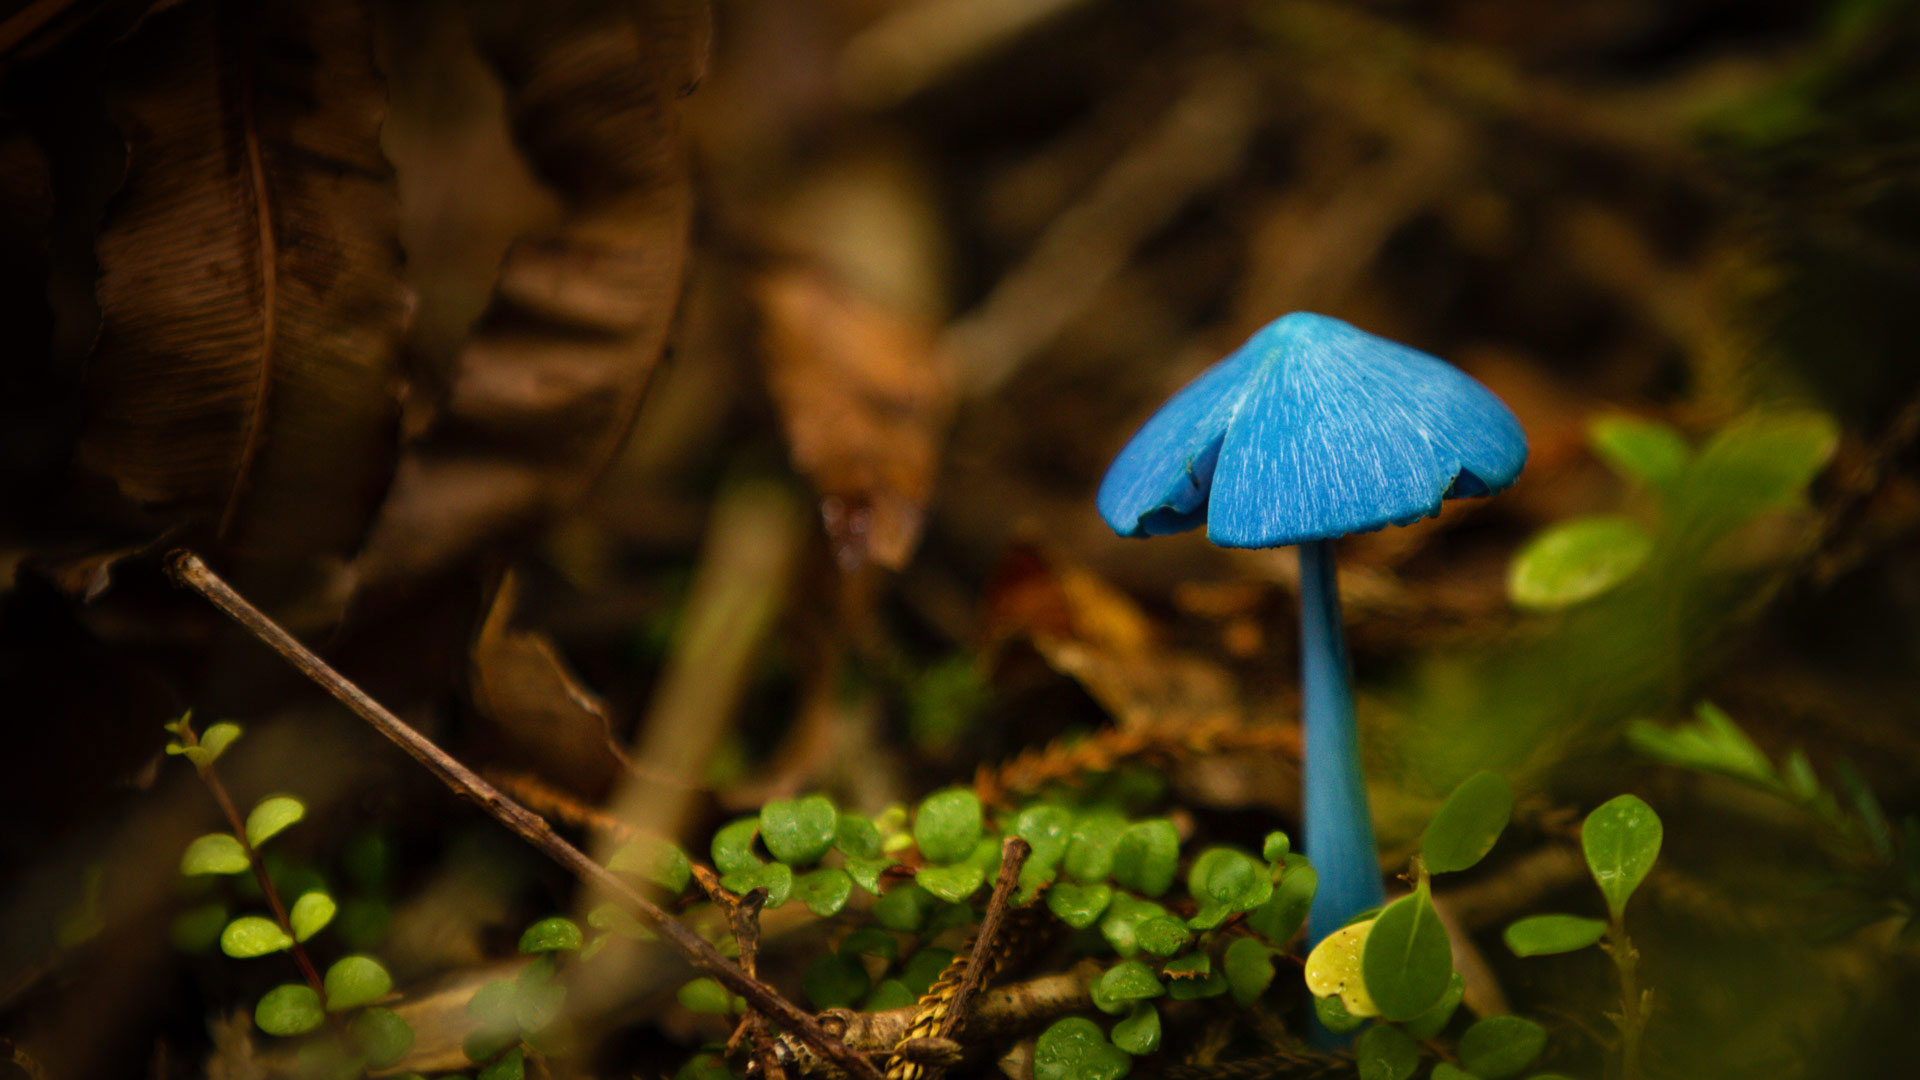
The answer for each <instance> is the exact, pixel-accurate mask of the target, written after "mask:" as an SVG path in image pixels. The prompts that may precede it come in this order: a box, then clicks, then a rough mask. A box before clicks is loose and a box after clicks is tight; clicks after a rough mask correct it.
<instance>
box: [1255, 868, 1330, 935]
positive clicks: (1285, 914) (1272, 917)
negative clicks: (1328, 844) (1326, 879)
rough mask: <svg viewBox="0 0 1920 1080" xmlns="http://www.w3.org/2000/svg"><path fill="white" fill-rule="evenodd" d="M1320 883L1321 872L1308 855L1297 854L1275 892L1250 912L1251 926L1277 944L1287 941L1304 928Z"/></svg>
mask: <svg viewBox="0 0 1920 1080" xmlns="http://www.w3.org/2000/svg"><path fill="white" fill-rule="evenodd" d="M1319 887H1320V875H1319V874H1318V873H1317V872H1316V871H1315V870H1314V869H1313V866H1312V865H1311V864H1309V863H1308V862H1307V861H1306V860H1305V859H1302V858H1300V857H1299V856H1294V857H1292V858H1290V859H1288V860H1287V868H1286V870H1285V871H1283V872H1282V873H1281V875H1280V883H1279V884H1278V885H1275V886H1274V887H1273V896H1272V897H1271V898H1270V899H1269V900H1268V901H1267V902H1266V903H1264V904H1261V905H1260V906H1259V907H1257V908H1254V909H1253V910H1252V911H1250V912H1248V913H1247V926H1248V927H1249V928H1251V929H1252V930H1253V931H1254V932H1255V933H1257V934H1260V935H1261V936H1262V937H1265V938H1266V939H1267V940H1268V941H1270V942H1272V943H1273V944H1275V945H1285V944H1286V943H1287V942H1289V941H1292V940H1293V935H1295V934H1297V933H1299V932H1300V927H1301V926H1303V925H1305V923H1306V921H1307V912H1308V911H1309V910H1310V909H1311V908H1312V907H1313V894H1314V892H1315V891H1316V890H1317V889H1318V888H1319Z"/></svg>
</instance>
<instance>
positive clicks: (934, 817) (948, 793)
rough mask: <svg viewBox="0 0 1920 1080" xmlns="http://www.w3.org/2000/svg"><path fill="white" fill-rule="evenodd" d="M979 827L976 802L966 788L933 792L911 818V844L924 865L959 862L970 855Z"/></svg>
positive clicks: (977, 800)
mask: <svg viewBox="0 0 1920 1080" xmlns="http://www.w3.org/2000/svg"><path fill="white" fill-rule="evenodd" d="M981 827H982V821H981V814H980V800H979V799H978V798H976V797H974V794H973V792H971V791H968V790H967V789H966V788H948V789H946V790H945V791H936V792H934V793H933V794H932V795H929V796H927V797H926V799H925V800H923V801H922V802H921V803H920V808H919V809H918V810H917V811H915V812H914V815H913V842H914V843H915V844H917V845H919V847H920V854H922V855H924V856H926V858H927V861H928V862H936V863H950V862H959V861H960V860H961V859H964V858H966V857H967V856H968V855H970V854H972V852H973V845H974V844H975V843H977V842H978V841H979V839H980V831H981Z"/></svg>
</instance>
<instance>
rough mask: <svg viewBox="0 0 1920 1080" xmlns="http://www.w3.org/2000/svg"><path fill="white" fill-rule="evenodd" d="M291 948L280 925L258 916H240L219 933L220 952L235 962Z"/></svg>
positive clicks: (290, 940)
mask: <svg viewBox="0 0 1920 1080" xmlns="http://www.w3.org/2000/svg"><path fill="white" fill-rule="evenodd" d="M292 947H293V939H292V938H290V937H288V936H287V933H286V931H284V930H282V929H280V924H279V923H276V922H274V921H273V920H272V919H267V918H262V917H261V916H259V915H242V916H240V917H239V918H237V919H235V920H233V921H232V922H230V923H228V924H227V928H226V929H225V930H222V931H220V951H221V952H223V953H226V954H227V955H228V956H231V957H233V958H234V959H235V960H246V959H249V958H251V957H255V956H265V955H267V954H268V953H277V952H280V951H282V950H284V949H290V948H292Z"/></svg>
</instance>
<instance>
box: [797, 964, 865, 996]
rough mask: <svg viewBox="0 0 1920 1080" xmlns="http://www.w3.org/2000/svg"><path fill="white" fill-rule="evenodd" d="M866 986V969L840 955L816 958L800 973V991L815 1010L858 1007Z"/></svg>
mask: <svg viewBox="0 0 1920 1080" xmlns="http://www.w3.org/2000/svg"><path fill="white" fill-rule="evenodd" d="M869 985H870V983H869V981H868V978H867V969H866V967H865V965H863V964H861V963H860V961H858V960H855V959H854V958H853V957H851V956H847V955H845V954H842V953H828V954H826V955H825V956H822V957H819V958H818V959H816V960H814V962H813V963H811V964H808V965H807V967H806V970H804V971H802V972H801V973H800V989H801V990H802V991H803V992H804V993H805V994H806V995H807V1000H808V1001H810V1002H812V1003H813V1007H814V1008H816V1009H844V1008H850V1007H852V1006H854V1005H857V1004H859V1002H860V999H861V998H862V997H865V996H866V993H867V988H868V986H869Z"/></svg>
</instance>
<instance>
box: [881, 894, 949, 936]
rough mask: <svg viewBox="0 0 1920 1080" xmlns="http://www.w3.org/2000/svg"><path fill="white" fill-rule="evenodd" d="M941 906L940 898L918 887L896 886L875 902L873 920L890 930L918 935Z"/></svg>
mask: <svg viewBox="0 0 1920 1080" xmlns="http://www.w3.org/2000/svg"><path fill="white" fill-rule="evenodd" d="M939 906H940V899H939V897H936V896H934V895H933V894H932V893H930V892H928V891H927V890H925V889H923V888H921V887H920V886H918V885H896V886H895V887H893V888H891V889H888V890H887V891H886V893H885V894H884V895H882V896H881V897H880V899H878V900H876V901H874V904H873V919H874V921H875V922H877V923H879V924H880V925H881V926H884V927H886V928H887V929H888V930H899V931H902V932H904V933H909V934H911V933H917V932H918V931H919V929H920V927H921V926H923V925H925V924H926V921H927V916H928V915H931V914H933V909H934V908H937V907H939Z"/></svg>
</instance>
